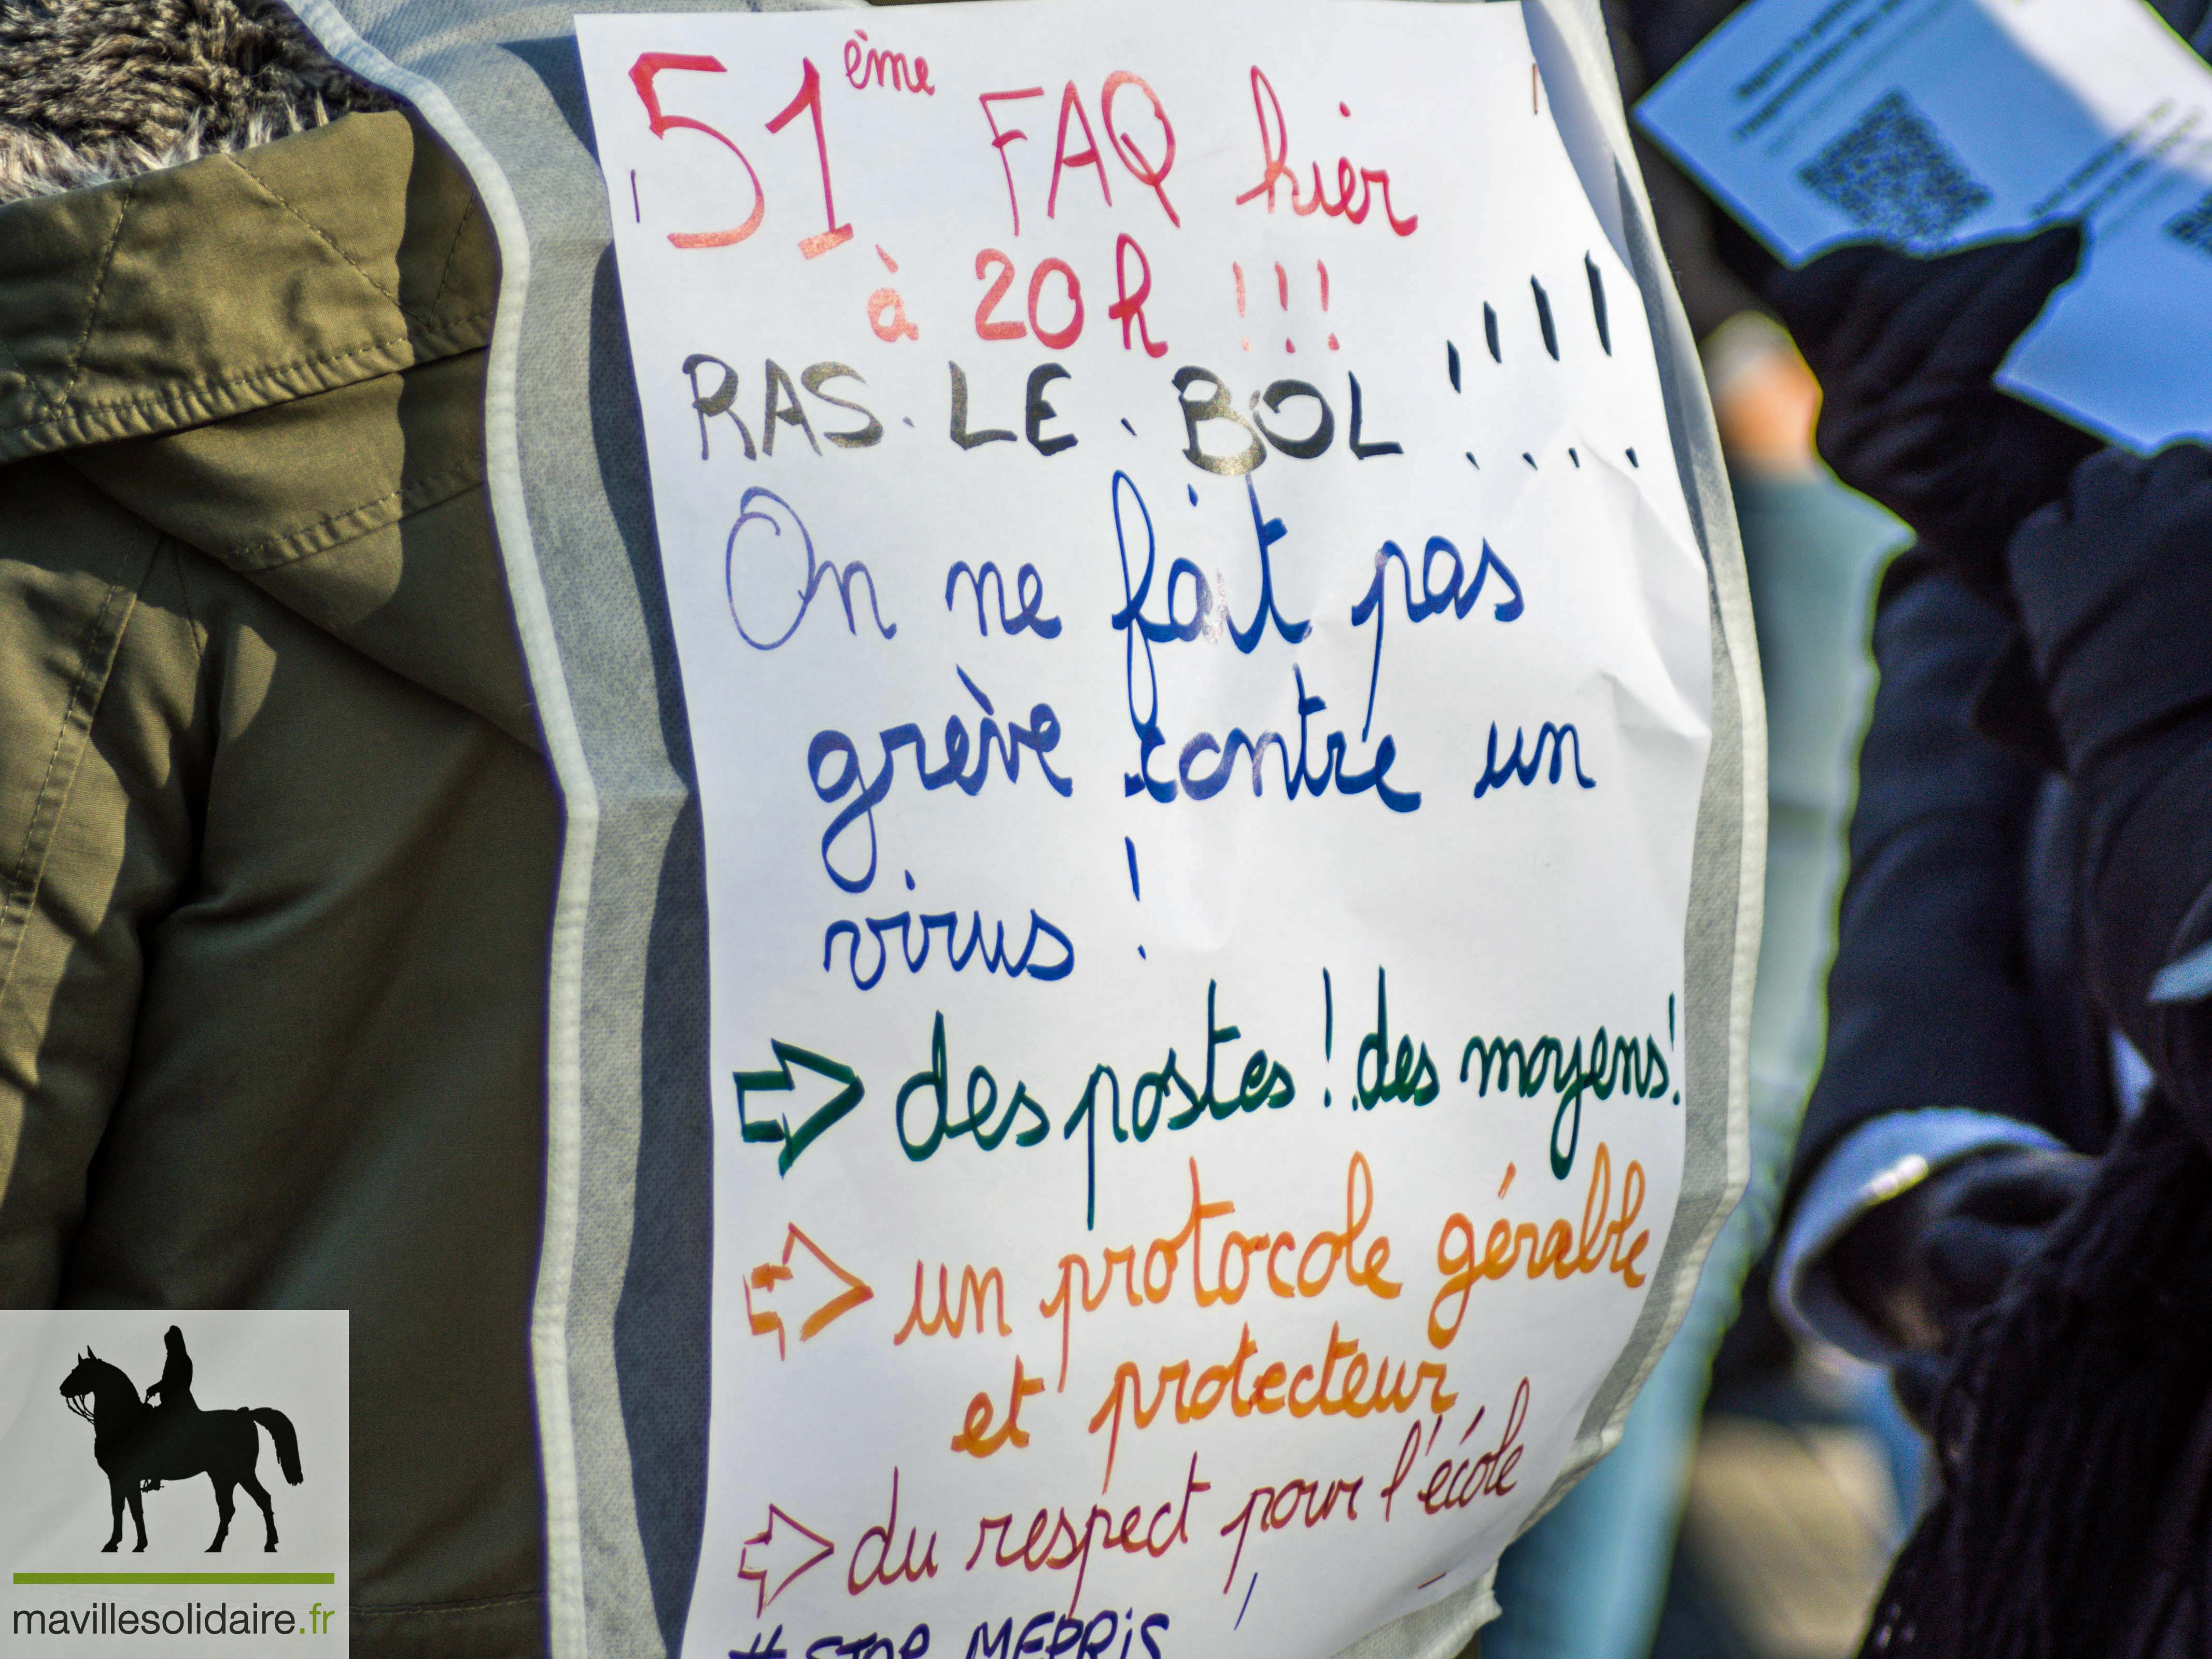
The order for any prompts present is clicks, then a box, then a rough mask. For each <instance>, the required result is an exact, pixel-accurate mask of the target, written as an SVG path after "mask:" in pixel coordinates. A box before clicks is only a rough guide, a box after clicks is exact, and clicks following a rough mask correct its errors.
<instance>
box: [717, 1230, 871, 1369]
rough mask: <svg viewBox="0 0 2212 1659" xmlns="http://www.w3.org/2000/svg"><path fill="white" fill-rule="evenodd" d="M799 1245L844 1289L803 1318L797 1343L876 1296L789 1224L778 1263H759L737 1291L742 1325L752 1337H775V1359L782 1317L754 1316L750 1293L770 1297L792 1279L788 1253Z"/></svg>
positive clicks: (780, 1353) (780, 1340) (780, 1352)
mask: <svg viewBox="0 0 2212 1659" xmlns="http://www.w3.org/2000/svg"><path fill="white" fill-rule="evenodd" d="M802 1244H804V1245H805V1247H806V1253H807V1254H808V1255H811V1256H812V1257H813V1258H814V1259H815V1260H816V1261H818V1262H820V1263H821V1264H822V1265H823V1267H827V1268H828V1269H829V1271H830V1273H833V1274H835V1275H836V1277H837V1279H840V1280H841V1281H842V1283H843V1284H844V1285H845V1288H844V1289H843V1290H842V1291H839V1292H838V1293H837V1294H836V1296H833V1297H830V1298H829V1300H828V1301H827V1302H824V1303H823V1304H822V1305H821V1306H819V1307H817V1309H815V1310H814V1311H813V1312H812V1313H811V1314H809V1315H807V1316H806V1318H805V1321H804V1322H802V1323H801V1324H800V1326H799V1340H800V1341H801V1342H805V1341H806V1340H809V1339H810V1338H812V1337H815V1336H817V1335H819V1334H821V1333H822V1332H823V1330H824V1329H826V1328H828V1327H829V1326H830V1325H833V1324H835V1323H836V1322H837V1321H838V1320H840V1319H842V1318H843V1317H844V1316H846V1315H847V1314H848V1313H850V1312H852V1311H853V1310H854V1309H855V1308H857V1307H859V1306H860V1304H862V1303H863V1302H866V1301H869V1300H872V1298H873V1297H874V1296H875V1294H876V1293H875V1291H873V1290H872V1289H871V1288H870V1287H869V1285H868V1284H867V1283H866V1280H864V1279H860V1278H859V1277H857V1276H856V1275H854V1274H853V1273H847V1272H846V1271H845V1269H844V1268H842V1267H839V1266H838V1265H837V1264H836V1262H835V1261H831V1260H830V1259H829V1255H828V1254H827V1253H826V1252H825V1251H823V1248H822V1247H821V1246H820V1245H819V1244H817V1243H815V1242H814V1241H813V1240H812V1239H811V1238H809V1237H807V1236H806V1235H805V1233H804V1232H802V1231H799V1224H798V1223H797V1222H795V1221H794V1222H793V1223H792V1224H791V1225H790V1226H789V1227H788V1228H787V1230H786V1231H785V1232H784V1236H783V1260H782V1261H780V1262H778V1261H763V1262H762V1263H761V1264H760V1265H759V1266H758V1267H755V1268H754V1269H753V1270H752V1271H751V1272H750V1273H747V1274H746V1275H745V1276H744V1279H743V1280H742V1281H741V1288H742V1289H743V1290H744V1297H745V1322H746V1323H747V1324H748V1325H749V1326H750V1327H751V1328H752V1334H754V1335H755V1336H766V1335H768V1334H769V1333H771V1332H773V1333H774V1334H775V1356H776V1358H779V1359H781V1358H784V1355H785V1348H784V1337H783V1316H782V1315H781V1314H775V1313H756V1312H754V1311H753V1292H754V1291H759V1292H760V1293H761V1294H762V1295H763V1296H769V1295H772V1294H774V1293H775V1287H776V1286H777V1285H780V1284H781V1283H783V1282H784V1281H785V1280H786V1279H791V1278H792V1277H793V1272H792V1267H791V1253H792V1252H793V1250H795V1249H798V1248H799V1246H800V1245H802Z"/></svg>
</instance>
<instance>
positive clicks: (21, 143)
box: [0, 0, 392, 201]
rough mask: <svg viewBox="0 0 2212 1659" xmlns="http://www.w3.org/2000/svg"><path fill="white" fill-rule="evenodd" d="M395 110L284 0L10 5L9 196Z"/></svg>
mask: <svg viewBox="0 0 2212 1659" xmlns="http://www.w3.org/2000/svg"><path fill="white" fill-rule="evenodd" d="M391 107H392V100H390V99H389V98H388V97H386V95H385V94H382V93H380V92H379V91H377V90H376V89H375V88H371V87H369V86H367V85H365V84H364V83H362V82H360V81H357V80H356V79H355V78H354V77H353V76H350V75H349V74H348V73H347V72H346V71H345V70H342V69H340V68H339V67H338V66H337V64H335V63H333V62H331V59H330V58H327V57H326V56H325V55H324V53H323V52H321V50H320V49H319V48H318V47H317V46H316V45H315V44H314V42H313V40H311V39H309V38H308V36H307V33H306V31H305V30H304V29H302V28H301V27H300V25H299V23H298V22H297V21H295V19H294V18H293V16H292V15H291V14H290V13H289V12H288V11H286V10H284V9H283V7H281V6H279V5H277V4H276V3H275V0H0V201H20V200H22V199H23V198H25V197H33V196H46V195H52V194H53V193H55V192H57V191H66V190H75V189H77V188H79V187H80V186H82V185H98V184H106V183H108V182H110V181H111V180H113V179H122V178H128V177H130V176H131V175H133V174H136V173H148V172H151V171H153V170H155V169H156V168H160V167H174V166H176V165H177V164H179V162H183V161H191V160H192V159H193V158H194V157H196V156H198V155H208V154H213V153H216V152H220V151H226V150H240V149H246V148H247V147H248V146H250V145H253V144H259V143H266V142H268V141H269V140H270V139H271V138H281V137H285V136H286V135H287V134H289V133H295V132H303V131H307V130H308V129H310V128H313V127H319V126H321V125H324V124H325V123H326V122H328V121H331V120H334V119H335V118H337V117H338V116H340V115H343V114H347V113H349V112H353V111H356V110H379V109H389V108H391Z"/></svg>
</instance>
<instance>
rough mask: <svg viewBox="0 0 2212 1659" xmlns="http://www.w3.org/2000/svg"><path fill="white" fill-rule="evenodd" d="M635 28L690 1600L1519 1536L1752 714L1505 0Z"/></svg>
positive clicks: (1225, 1575) (1162, 1589)
mask: <svg viewBox="0 0 2212 1659" xmlns="http://www.w3.org/2000/svg"><path fill="white" fill-rule="evenodd" d="M578 29H579V34H580V40H581V44H582V47H583V53H584V62H585V66H586V73H587V77H588V84H589V87H590V93H591V101H592V118H593V125H594V129H595V135H596V141H597V143H598V147H599V157H600V161H601V163H602V165H603V167H604V169H605V175H606V179H607V183H608V188H609V195H610V200H611V203H612V204H613V209H614V221H615V232H616V246H617V253H618V256H619V259H620V272H621V279H622V289H623V304H624V309H625V312H626V314H627V318H628V323H629V335H630V341H631V345H632V349H633V352H634V356H635V368H636V374H637V384H638V391H639V397H640V399H641V405H642V409H643V414H644V422H645V429H646V434H647V446H648V453H649V457H650V461H651V466H652V474H653V501H654V506H655V510H656V513H657V515H658V527H659V540H660V546H661V550H662V556H663V560H664V563H665V576H666V581H667V591H668V596H669V605H670V608H671V612H672V615H673V619H674V623H675V629H676V635H677V640H678V646H679V651H680V656H681V659H682V669H683V676H684V691H685V696H686V700H687V702H688V705H689V710H690V724H691V738H692V743H693V752H694V757H695V761H696V769H697V781H698V788H699V793H700V797H701V799H702V805H703V810H704V817H705V836H706V845H707V857H708V906H709V920H710V929H711V952H712V972H713V1030H712V1051H713V1052H712V1061H713V1065H712V1073H711V1074H712V1076H713V1078H714V1091H713V1097H712V1100H711V1103H710V1107H711V1110H712V1112H713V1115H714V1183H715V1216H714V1251H715V1273H714V1378H713V1419H712V1429H711V1443H710V1467H709V1486H708V1511H707V1517H706V1526H705V1535H704V1541H703V1545H702V1554H701V1559H700V1565H699V1571H698V1578H697V1584H696V1591H695V1595H694V1601H693V1605H692V1607H691V1612H690V1623H689V1626H688V1633H687V1636H686V1638H685V1651H686V1653H687V1654H690V1655H691V1656H694V1659H702V1656H708V1655H714V1656H716V1659H719V1656H720V1655H723V1654H726V1653H730V1652H733V1651H734V1652H739V1653H750V1654H767V1653H771V1652H774V1653H787V1654H790V1655H794V1656H796V1655H801V1654H807V1655H817V1656H821V1655H830V1654H845V1655H854V1656H861V1655H865V1656H871V1659H875V1656H888V1655H891V1654H894V1653H896V1654H897V1655H900V1656H902V1659H913V1656H915V1655H919V1654H921V1653H924V1652H928V1653H938V1654H953V1655H963V1654H964V1655H969V1656H981V1655H993V1656H1012V1655H1016V1654H1020V1655H1032V1654H1049V1655H1055V1656H1062V1659H1065V1656H1072V1655H1083V1656H1090V1659H1097V1656H1111V1659H1129V1656H1152V1655H1161V1656H1176V1659H1181V1656H1200V1655H1209V1656H1210V1655H1218V1654H1222V1653H1226V1652H1230V1651H1232V1650H1249V1651H1250V1652H1252V1653H1255V1654H1264V1655H1267V1656H1270V1659H1283V1656H1287V1659H1322V1656H1325V1655H1328V1654H1329V1653H1332V1652H1334V1651H1335V1650H1338V1649H1340V1648H1341V1647H1343V1646H1344V1645H1345V1644H1347V1643H1349V1642H1351V1641H1352V1640H1354V1639H1356V1638H1358V1637H1359V1636H1361V1635H1363V1634H1364V1633H1365V1632H1368V1631H1370V1630H1371V1629H1374V1628H1376V1626H1380V1625H1381V1624H1383V1623H1384V1622H1385V1621H1387V1620H1389V1619H1390V1618H1392V1617H1394V1616H1396V1615H1398V1614H1400V1613H1404V1612H1407V1611H1409V1610H1411V1609H1413V1608H1414V1607H1419V1606H1420V1605H1422V1604H1424V1603H1426V1602H1428V1601H1433V1600H1435V1599H1436V1598H1437V1597H1440V1596H1442V1595H1445V1594H1447V1593H1449V1591H1451V1590H1452V1589H1456V1588H1460V1587H1462V1586H1464V1585H1466V1584H1468V1583H1469V1582H1470V1581H1471V1580H1472V1579H1473V1578H1474V1577H1477V1576H1479V1575H1480V1573H1481V1572H1482V1571H1484V1570H1486V1567H1487V1566H1488V1565H1489V1564H1490V1563H1491V1562H1492V1560H1493V1559H1495V1557H1496V1555H1497V1553H1498V1550H1499V1549H1500V1548H1501V1547H1503V1546H1504V1544H1505V1543H1506V1541H1508V1540H1509V1539H1510V1537H1511V1536H1512V1534H1513V1533H1514V1531H1515V1530H1516V1528H1517V1527H1518V1526H1519V1525H1520V1524H1521V1523H1522V1521H1523V1520H1524V1519H1525V1518H1526V1516H1527V1515H1528V1512H1529V1510H1530V1507H1531V1506H1532V1505H1533V1504H1534V1503H1535V1502H1536V1501H1537V1500H1538V1499H1539V1498H1541V1496H1542V1494H1543V1493H1544V1492H1545V1490H1546V1488H1547V1485H1548V1484H1549V1483H1550V1481H1551V1480H1553V1477H1554V1475H1555V1474H1556V1473H1557V1472H1558V1471H1559V1468H1561V1466H1562V1462H1563V1460H1564V1458H1565V1455H1566V1452H1567V1449H1568V1447H1569V1445H1570V1443H1571V1440H1572V1438H1573V1437H1574V1435H1575V1433H1576V1431H1577V1426H1578V1425H1579V1424H1580V1423H1581V1421H1582V1419H1583V1415H1584V1413H1585V1412H1586V1410H1587V1409H1588V1407H1589V1403H1590V1401H1591V1400H1592V1398H1593V1396H1594V1394H1595V1389H1596V1388H1597V1387H1598V1385H1599V1383H1601V1380H1602V1379H1603V1378H1604V1377H1605V1376H1606V1374H1607V1370H1608V1369H1609V1368H1610V1367H1611V1365H1612V1364H1613V1361H1614V1360H1615V1358H1617V1357H1618V1356H1619V1354H1620V1352H1621V1351H1622V1348H1623V1346H1624V1344H1625V1343H1626V1340H1627V1339H1628V1336H1629V1334H1630V1331H1631V1329H1632V1326H1633V1325H1634V1323H1635V1321H1636V1318H1637V1316H1638V1311H1639V1310H1640V1308H1641V1306H1642V1304H1643V1302H1644V1297H1645V1296H1646V1295H1647V1294H1648V1289H1647V1285H1648V1283H1649V1276H1650V1274H1651V1273H1653V1272H1654V1270H1655V1268H1656V1264H1657V1262H1658V1260H1659V1258H1660V1256H1661V1254H1662V1251H1663V1250H1664V1249H1665V1246H1666V1231H1667V1225H1668V1217H1669V1216H1670V1215H1671V1214H1672V1212H1673V1206H1674V1201H1675V1196H1676V1194H1677V1192H1678V1190H1679V1188H1680V1178H1681V1165H1682V1156H1683V1146H1684V1138H1685V1118H1684V1114H1685V1110H1686V1109H1685V1106H1684V1104H1683V1099H1682V1092H1681V1090H1682V1073H1683V1066H1682V1060H1681V1056H1680V1042H1681V1034H1680V1016H1679V1012H1678V1011H1679V1007H1680V993H1681V979H1682V964H1683V937H1684V925H1685V918H1686V902H1687V893H1688V888H1689V881H1690V865H1691V846H1692V835H1693V829H1694V823H1695V816H1696V811H1697V803H1698V799H1699V787H1700V780H1701V776H1702V769H1703V767H1704V764H1705V751H1706V746H1707V742H1708V735H1709V725H1710V709H1711V644H1710V640H1709V635H1708V624H1707V615H1708V598H1707V587H1706V579H1705V571H1704V568H1703V565H1702V562H1701V561H1700V559H1699V555H1698V553H1697V550H1696V545H1695V542H1694V540H1693V538H1692V532H1691V530H1690V527H1689V524H1688V520H1687V514H1686V508H1685V506H1684V503H1683V501H1682V499H1681V496H1680V484H1679V480H1678V474H1677V471H1676V468H1675V464H1674V456H1673V449H1672V446H1671V443H1670V440H1669V435H1668V427H1667V421H1666V416H1665V412H1664V410H1663V408H1662V401H1661V393H1660V389H1659V386H1658V381H1657V376H1656V369H1655V367H1654V359H1653V348H1652V343H1651V340H1650V335H1649V332H1648V331H1647V326H1646V323H1645V314H1644V303H1643V301H1642V298H1641V295H1639V293H1638V289H1637V286H1636V284H1635V282H1634V281H1633V279H1632V276H1630V275H1629V273H1628V272H1627V271H1626V270H1625V269H1624V268H1623V267H1622V265H1621V264H1620V263H1619V260H1618V258H1617V257H1616V256H1615V254H1614V253H1613V251H1612V249H1611V248H1610V246H1608V244H1607V240H1606V237H1605V235H1604V234H1603V232H1602V230H1601V228H1600V226H1599V223H1598V221H1597V220H1596V218H1595V216H1593V214H1592V212H1591V210H1590V208H1589V204H1588V202H1587V200H1586V199H1585V198H1584V197H1583V195H1582V194H1581V191H1580V190H1579V188H1578V186H1577V182H1576V177H1575V174H1574V173H1573V170H1572V169H1571V167H1570V165H1569V163H1568V161H1567V158H1566V156H1565V154H1564V152H1563V151H1562V149H1561V147H1560V143H1559V137H1558V135H1557V132H1556V131H1555V129H1554V127H1553V123H1552V120H1551V118H1550V113H1549V98H1548V94H1547V93H1546V92H1545V90H1544V88H1543V87H1542V85H1541V76H1539V75H1538V73H1537V70H1536V67H1535V64H1534V61H1533V59H1532V57H1531V54H1530V50H1529V46H1528V35H1527V33H1526V30H1525V28H1524V26H1523V23H1522V17H1521V15H1520V13H1519V10H1518V9H1517V8H1515V7H1511V6H1503V5H1499V6H1485V7H1468V8H1464V9H1462V8H1430V7H1413V6H1403V7H1401V6H1397V5H1393V4H1371V3H1328V4H1273V3H1269V4H1260V3H1243V4H1225V5H1217V6H1206V7H1182V6H1176V5H1170V4H1166V3H1156V0H1143V3H1126V0H1116V3H1103V4H1082V3H1073V4H1052V5H1044V4H1027V3H1001V4H992V5H987V6H974V7H969V6H948V7H942V8H929V9H919V10H902V11H897V12H888V11H878V12H870V13H866V14H858V13H853V12H844V13H836V14H814V15H805V14H799V15H683V16H633V17H624V18H612V17H596V18H595V17H585V18H580V19H579V20H578ZM1706 1109H1714V1110H1719V1109H1724V1108H1723V1106H1722V1105H1721V1104H1720V1103H1712V1104H1711V1106H1710V1107H1708V1108H1706Z"/></svg>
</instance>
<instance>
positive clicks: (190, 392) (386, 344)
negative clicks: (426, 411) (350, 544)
mask: <svg viewBox="0 0 2212 1659" xmlns="http://www.w3.org/2000/svg"><path fill="white" fill-rule="evenodd" d="M491 318H492V313H490V312H489V311H481V312H478V313H476V314H475V315H473V316H469V317H459V318H456V319H453V320H452V321H451V322H445V323H441V324H440V325H439V326H438V327H437V329H436V330H435V331H429V332H426V333H422V334H419V335H418V334H416V333H415V332H414V331H410V330H405V329H403V330H401V331H399V332H398V333H397V334H392V335H387V336H386V337H383V338H381V339H376V340H371V341H369V342H368V343H367V344H365V345H358V346H352V347H349V348H348V349H345V350H343V351H326V352H324V353H322V354H321V355H320V356H313V357H295V358H293V359H292V360H291V361H290V362H283V363H267V364H264V365H263V366H261V367H260V368H248V369H241V370H240V371H239V372H238V373H237V374H227V375H225V376H223V377H222V379H221V380H204V379H203V380H187V381H185V382H184V383H183V384H182V385H179V386H176V387H174V388H173V390H171V391H167V392H149V393H148V394H147V395H146V396H145V397H143V398H95V399H91V400H82V399H73V400H71V401H70V403H68V404H63V403H62V402H61V401H60V400H59V399H54V400H51V401H49V402H48V403H47V404H46V405H45V407H46V409H48V410H52V411H58V413H59V414H60V415H61V416H63V417H67V416H70V415H79V416H82V415H96V414H113V413H118V412H128V411H130V410H140V409H159V408H164V407H166V406H167V405H168V404H177V403H182V402H184V401H185V399H187V398H191V397H195V396H200V395H204V394H206V393H208V392H227V391H229V390H230V389H231V388H232V387H234V386H248V385H251V384H252V382H254V381H256V380H269V379H270V378H272V377H274V376H276V375H278V374H288V373H289V372H290V371H291V370H293V369H295V368H321V367H323V366H324V365H325V364H328V363H341V362H345V361H346V360H347V359H348V358H351V357H365V356H368V355H369V354H370V353H372V352H377V351H388V350H390V349H392V347H393V346H396V345H404V344H408V343H415V344H416V345H417V346H418V349H419V347H420V346H422V345H433V346H435V345H436V344H438V343H441V342H447V341H451V342H455V343H453V349H452V350H450V351H442V350H441V351H440V352H439V353H438V356H459V355H460V354H461V353H462V352H464V351H475V350H479V349H482V347H483V342H482V341H480V340H479V341H476V342H474V343H471V344H467V345H462V344H459V343H457V337H458V336H459V333H460V331H463V330H465V329H467V328H470V327H472V326H473V325H476V324H478V323H486V322H489V321H490V320H491ZM88 336H89V330H88ZM79 349H80V351H82V344H80V346H79ZM431 361H435V358H434V359H432V360H431ZM54 419H55V416H54V415H53V414H47V415H42V416H38V417H37V418H35V419H33V420H28V421H17V422H13V423H11V424H9V425H6V426H0V433H9V432H29V431H32V430H33V429H35V428H39V427H42V426H52V424H53V423H54Z"/></svg>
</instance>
